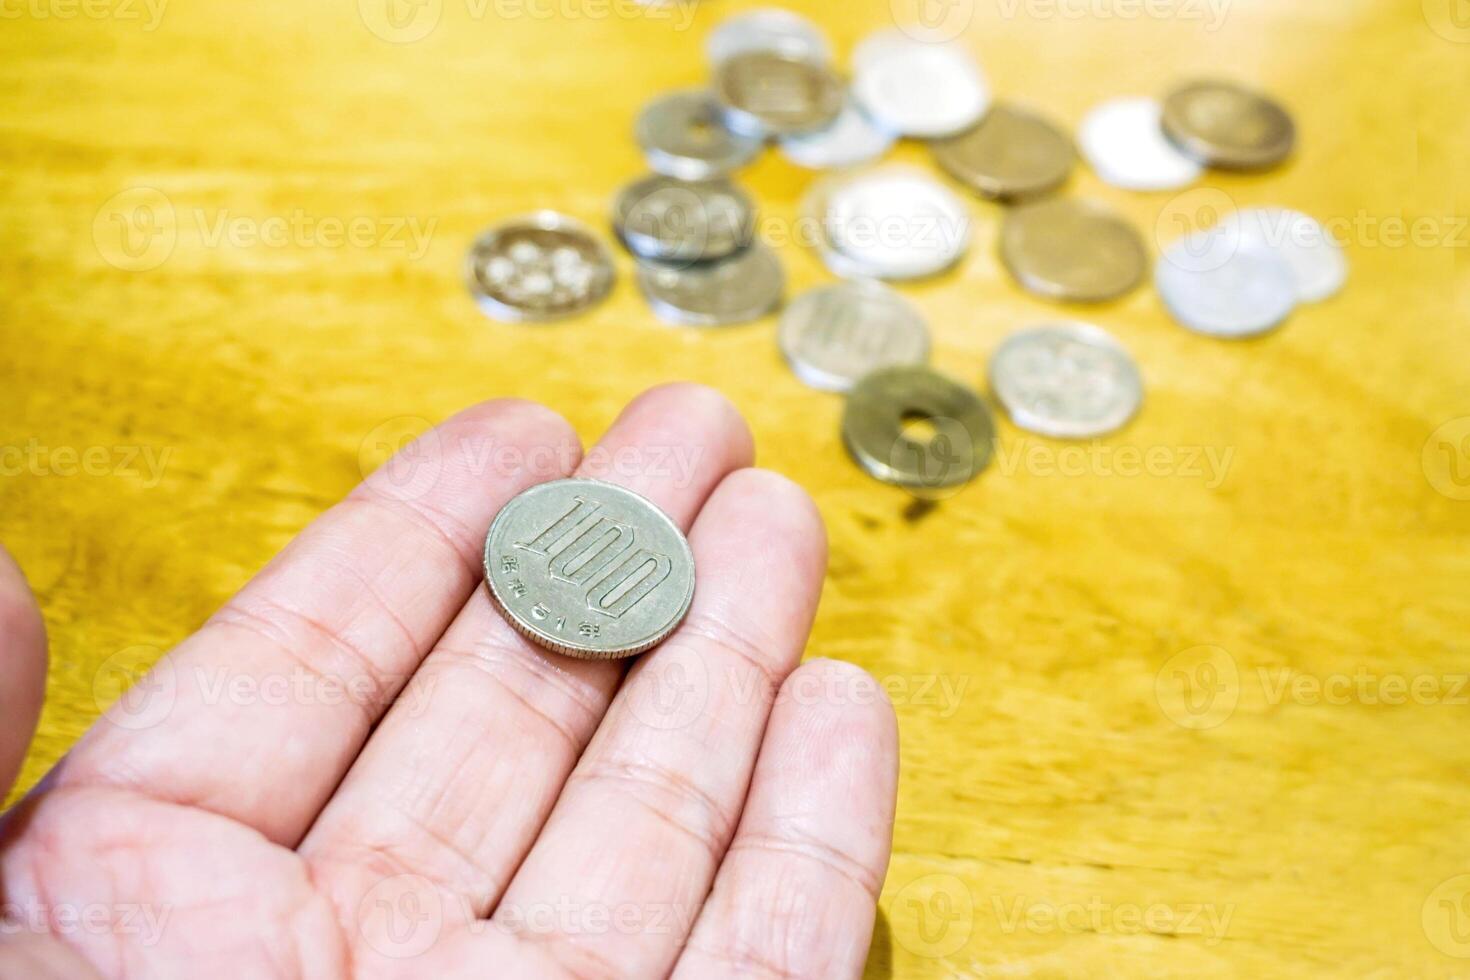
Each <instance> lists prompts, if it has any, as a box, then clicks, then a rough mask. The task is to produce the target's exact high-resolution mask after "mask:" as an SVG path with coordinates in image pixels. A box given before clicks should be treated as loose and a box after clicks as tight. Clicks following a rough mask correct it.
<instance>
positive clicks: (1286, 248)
mask: <svg viewBox="0 0 1470 980" xmlns="http://www.w3.org/2000/svg"><path fill="white" fill-rule="evenodd" d="M1221 223H1222V224H1223V225H1225V226H1226V227H1227V228H1233V229H1235V230H1237V231H1238V232H1239V233H1240V237H1241V241H1243V242H1245V243H1247V244H1248V245H1254V246H1257V247H1261V248H1266V249H1270V250H1272V251H1274V252H1276V254H1278V255H1280V256H1281V258H1282V259H1284V260H1285V262H1286V264H1287V266H1288V267H1289V268H1290V269H1291V276H1292V279H1293V280H1295V282H1296V292H1297V299H1299V300H1301V301H1302V302H1303V303H1320V302H1321V301H1322V300H1325V299H1329V298H1331V297H1332V296H1335V295H1336V294H1337V293H1338V292H1340V291H1341V290H1342V287H1343V286H1345V285H1346V284H1347V277H1348V263H1347V256H1345V255H1344V254H1343V251H1342V246H1341V245H1339V244H1338V243H1337V242H1336V241H1334V240H1333V238H1332V235H1331V234H1330V233H1328V231H1327V229H1326V228H1324V227H1322V225H1321V223H1320V222H1318V221H1317V220H1316V219H1315V218H1313V217H1311V216H1310V215H1305V214H1302V213H1301V212H1300V211H1292V210H1289V209H1287V208H1246V209H1245V210H1242V211H1236V212H1235V213H1234V214H1231V215H1229V216H1228V217H1226V218H1225V219H1224V221H1222V222H1221Z"/></svg>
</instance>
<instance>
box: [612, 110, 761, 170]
mask: <svg viewBox="0 0 1470 980" xmlns="http://www.w3.org/2000/svg"><path fill="white" fill-rule="evenodd" d="M634 135H635V136H636V137H637V139H638V145H639V146H640V147H642V148H643V156H644V158H645V159H646V160H647V161H648V165H649V166H650V167H652V168H653V169H654V170H656V171H657V172H659V173H661V174H668V175H669V176H670V177H677V178H679V179H680V180H709V179H711V178H714V177H720V176H723V175H725V174H727V173H729V172H731V171H732V170H736V169H738V168H740V167H743V166H745V165H746V164H747V163H749V162H750V161H751V160H753V159H754V158H755V156H756V154H758V153H759V152H760V151H761V147H762V146H763V145H764V143H763V142H762V140H761V139H760V138H759V137H756V136H749V135H744V134H741V133H736V132H734V131H733V130H731V129H730V127H729V126H727V125H726V124H725V115H724V110H723V108H722V107H721V106H720V104H719V103H718V102H716V101H715V99H714V98H713V97H712V96H711V95H710V94H709V93H708V92H705V91H690V92H674V93H673V94H671V95H665V96H662V97H660V98H658V99H655V100H654V101H652V102H650V103H649V104H648V105H647V106H645V107H644V109H643V112H642V113H640V114H639V116H638V122H637V123H636V124H635V126H634Z"/></svg>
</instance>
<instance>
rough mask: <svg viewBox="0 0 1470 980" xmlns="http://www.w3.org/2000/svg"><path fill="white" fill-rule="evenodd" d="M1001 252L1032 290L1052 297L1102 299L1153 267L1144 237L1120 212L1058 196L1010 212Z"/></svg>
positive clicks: (1127, 287)
mask: <svg viewBox="0 0 1470 980" xmlns="http://www.w3.org/2000/svg"><path fill="white" fill-rule="evenodd" d="M1000 257H1001V261H1003V262H1004V263H1005V266H1006V268H1007V269H1009V270H1010V272H1011V275H1013V276H1015V277H1016V281H1017V282H1019V283H1020V284H1021V285H1022V287H1024V288H1025V289H1026V290H1028V291H1029V292H1033V293H1035V294H1036V295H1038V296H1044V297H1046V298H1047V299H1058V300H1078V301H1081V302H1099V301H1101V300H1105V299H1112V298H1114V297H1116V296H1121V295H1123V294H1124V293H1126V292H1128V291H1129V290H1130V289H1132V288H1133V287H1135V286H1137V285H1138V284H1139V283H1140V282H1142V281H1143V277H1144V273H1145V272H1146V270H1147V267H1148V258H1147V255H1146V254H1145V252H1144V247H1143V239H1142V238H1140V237H1139V235H1138V232H1137V231H1135V230H1134V229H1133V226H1132V225H1130V224H1129V223H1128V222H1127V221H1125V220H1124V219H1123V218H1122V217H1121V216H1120V215H1118V214H1116V213H1115V212H1113V211H1112V210H1110V209H1109V208H1106V207H1104V206H1103V205H1101V204H1098V203H1096V202H1094V201H1086V200H1079V199H1077V198H1058V199H1056V200H1051V201H1042V202H1040V203H1037V204H1027V205H1024V206H1022V207H1019V208H1016V209H1015V210H1013V211H1011V212H1010V213H1009V214H1007V215H1006V220H1005V224H1004V225H1003V226H1002V228H1001V233H1000Z"/></svg>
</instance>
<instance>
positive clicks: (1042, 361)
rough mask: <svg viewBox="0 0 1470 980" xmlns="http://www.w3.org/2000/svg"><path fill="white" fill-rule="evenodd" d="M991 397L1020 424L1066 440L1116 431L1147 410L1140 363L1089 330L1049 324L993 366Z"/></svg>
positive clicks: (1023, 337) (1012, 344)
mask: <svg viewBox="0 0 1470 980" xmlns="http://www.w3.org/2000/svg"><path fill="white" fill-rule="evenodd" d="M990 390H991V391H992V392H994V394H995V397H996V399H997V400H998V401H999V402H1000V404H1001V406H1002V407H1004V408H1005V410H1006V413H1007V414H1008V415H1010V417H1011V420H1012V421H1013V422H1015V423H1016V425H1018V426H1020V427H1021V428H1023V429H1027V430H1029V431H1031V432H1036V433H1040V434H1041V435H1044V436H1052V437H1054V438H1058V439H1091V438H1095V437H1097V436H1103V435H1107V434H1108V433H1109V432H1115V431H1117V430H1118V429H1121V428H1122V427H1123V426H1124V425H1126V424H1127V423H1128V420H1129V419H1131V418H1133V416H1134V415H1136V414H1137V413H1138V409H1139V407H1140V406H1141V405H1142V404H1143V378H1142V376H1141V375H1140V374H1139V373H1138V365H1137V364H1135V363H1134V361H1133V357H1132V356H1131V355H1130V354H1129V353H1128V351H1127V349H1126V348H1124V347H1123V345H1122V344H1120V343H1118V342H1117V341H1116V340H1114V339H1113V337H1112V335H1111V334H1109V333H1108V332H1107V331H1105V330H1102V329H1101V328H1099V327H1094V326H1092V325H1091V324H1088V323H1055V324H1048V325H1046V326H1042V327H1034V328H1032V329H1030V330H1022V331H1020V332H1019V333H1014V334H1012V335H1011V336H1009V337H1007V338H1006V339H1005V341H1004V342H1003V343H1002V344H1001V345H1000V348H999V349H998V350H996V352H995V355H994V356H993V357H991V359H990Z"/></svg>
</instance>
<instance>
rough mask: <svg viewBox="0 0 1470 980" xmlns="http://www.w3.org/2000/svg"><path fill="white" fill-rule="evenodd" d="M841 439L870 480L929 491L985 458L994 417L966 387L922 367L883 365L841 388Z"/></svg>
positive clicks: (955, 482)
mask: <svg viewBox="0 0 1470 980" xmlns="http://www.w3.org/2000/svg"><path fill="white" fill-rule="evenodd" d="M842 441H843V443H844V444H845V445H846V446H847V451H848V452H849V453H850V454H851V455H852V458H853V460H854V461H856V463H857V464H858V466H860V467H862V468H863V470H864V471H866V472H867V473H868V474H870V475H871V476H873V477H875V478H876V479H879V480H882V481H883V482H884V483H891V484H893V485H894V486H899V487H903V488H905V489H907V490H911V491H915V492H917V493H921V494H923V493H926V492H927V493H935V492H938V491H943V490H947V489H953V488H955V487H959V486H962V485H963V484H966V483H968V482H970V481H971V480H973V479H974V478H975V477H976V476H978V475H979V474H980V472H981V471H982V470H984V469H985V467H986V466H987V465H989V463H990V457H991V454H992V452H993V450H994V446H995V419H994V417H993V416H992V415H991V413H990V409H989V408H987V407H986V405H985V403H984V402H983V401H982V400H981V399H980V396H979V395H977V394H976V393H975V392H974V391H972V390H971V389H969V388H967V387H965V386H964V385H962V384H960V383H959V382H957V381H952V380H950V379H949V378H946V377H945V376H944V375H942V374H939V373H937V372H935V371H932V370H930V369H929V368H926V367H920V366H917V365H904V366H901V367H891V368H883V369H881V370H878V371H874V372H873V373H872V374H869V375H867V376H865V377H864V378H863V379H862V380H861V381H859V382H858V383H857V385H856V386H855V387H854V388H853V389H852V391H851V392H849V393H848V396H847V408H846V411H845V412H844V413H843V416H842Z"/></svg>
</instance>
